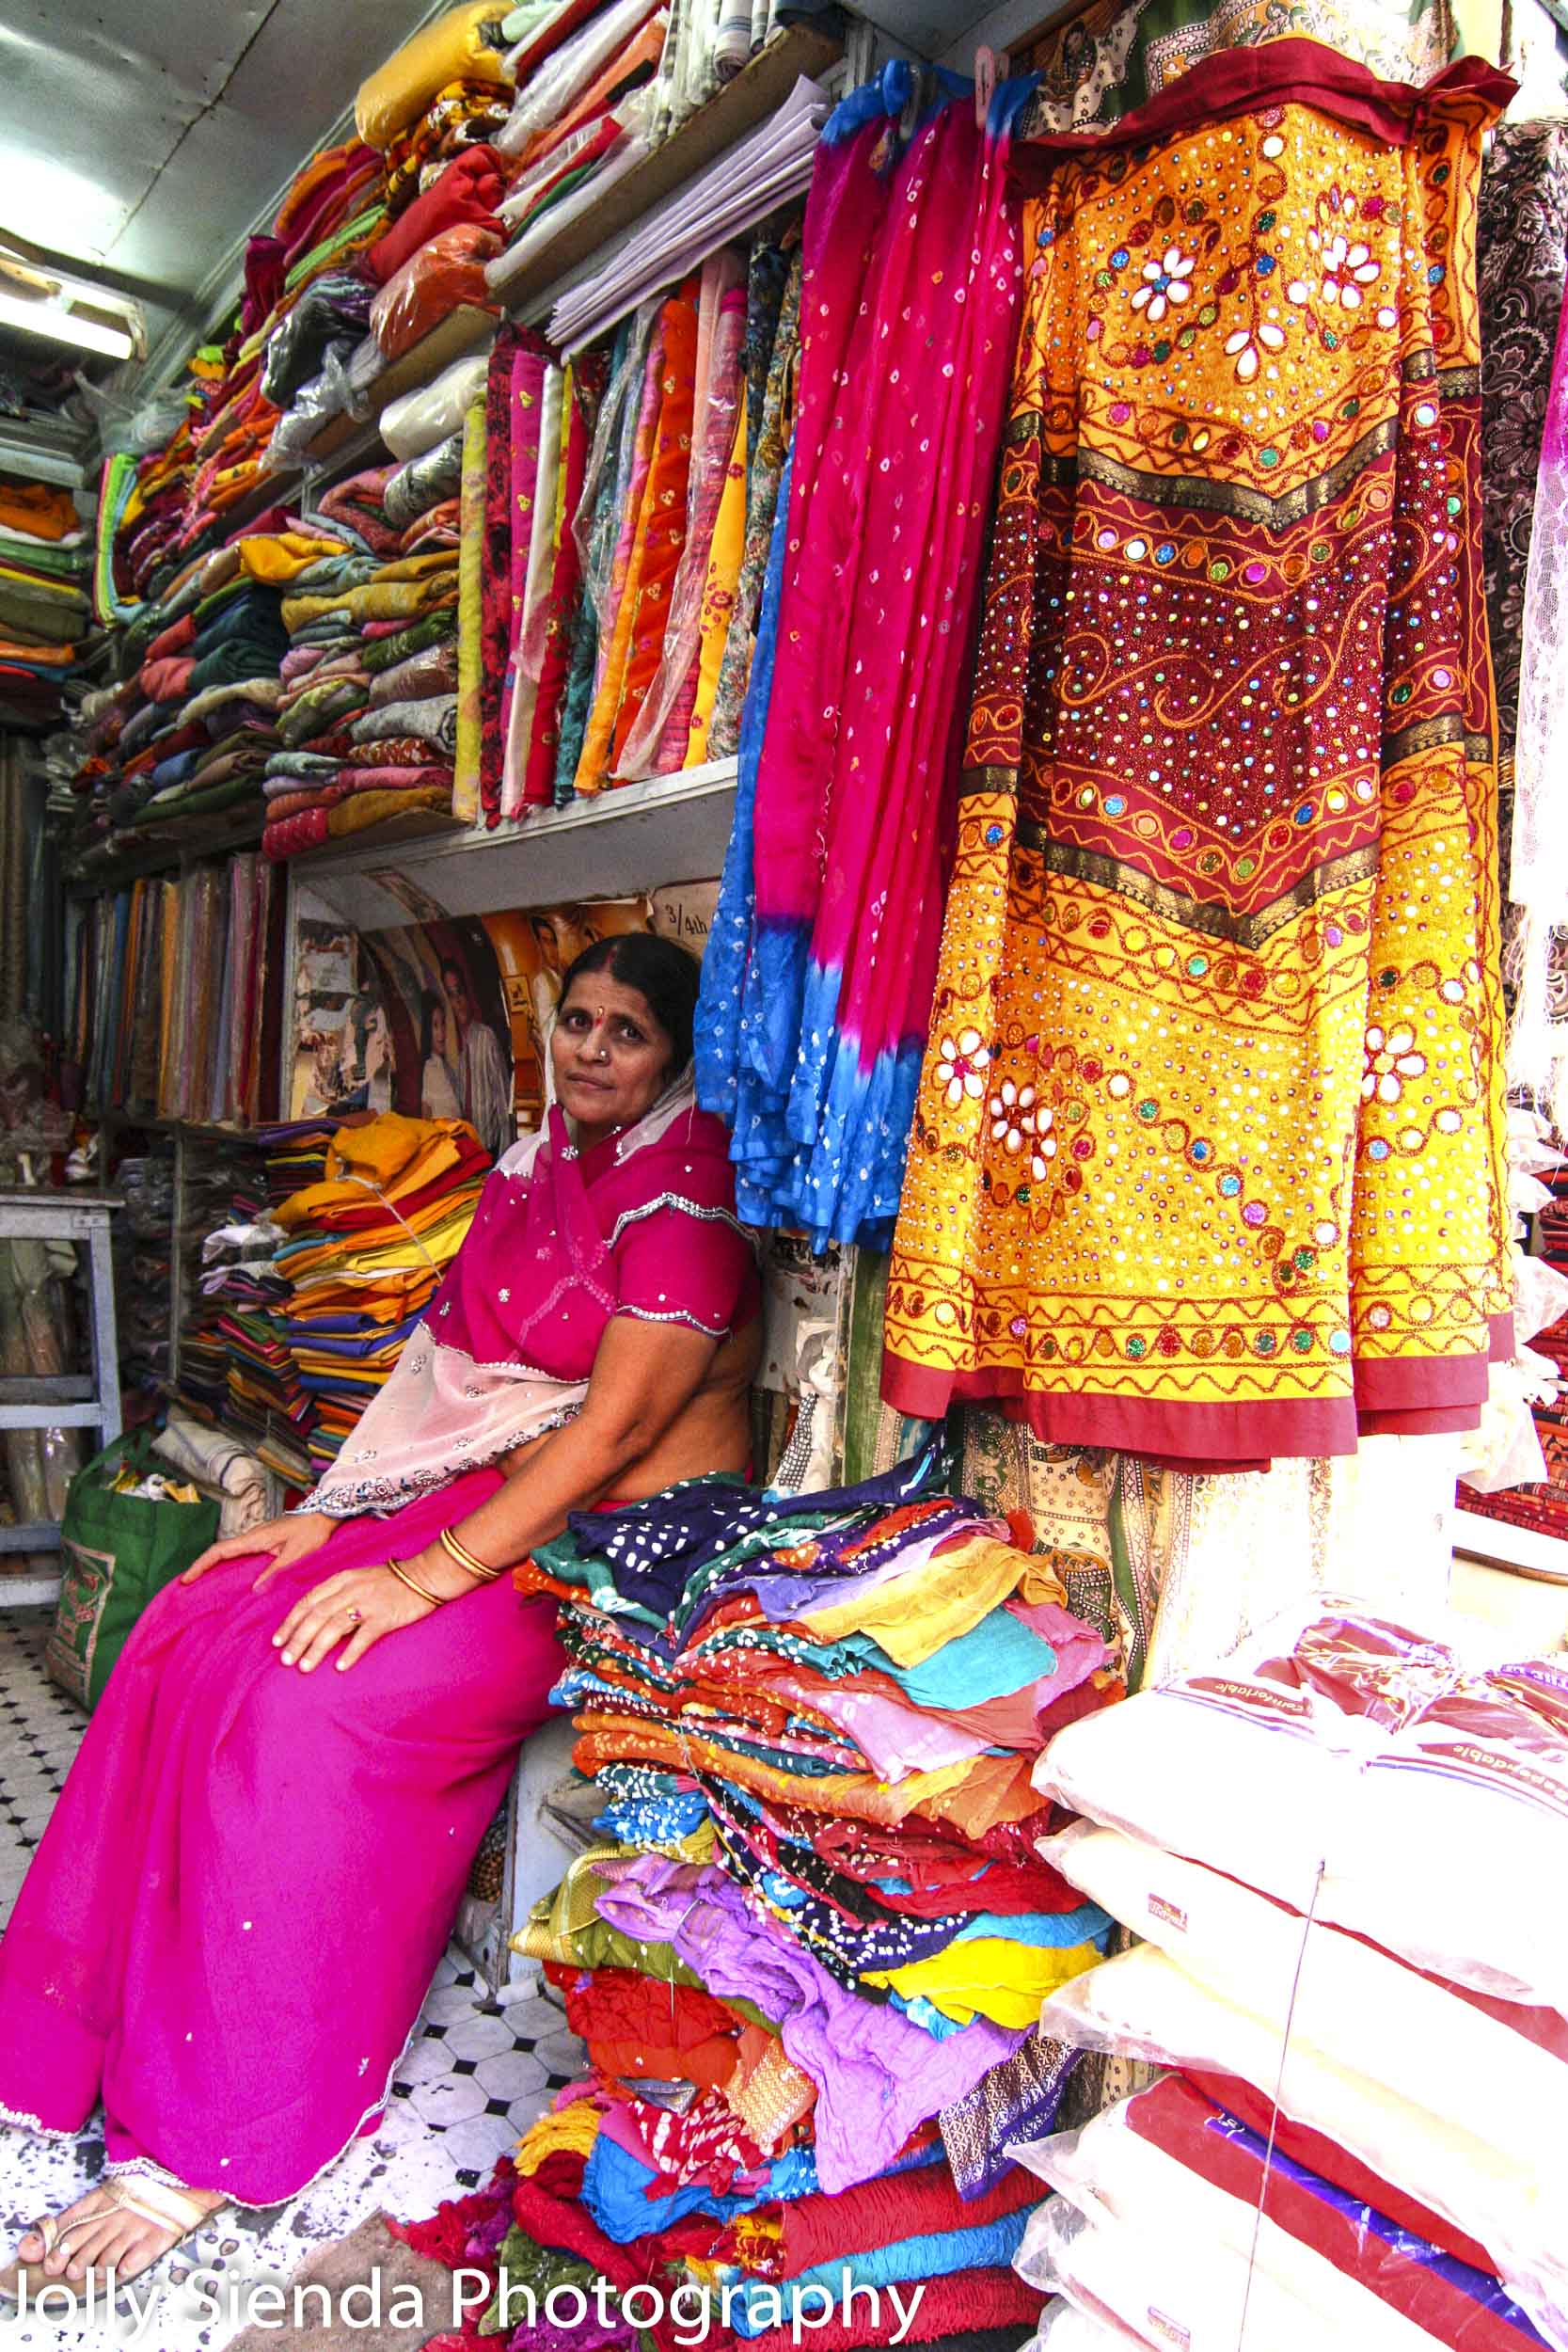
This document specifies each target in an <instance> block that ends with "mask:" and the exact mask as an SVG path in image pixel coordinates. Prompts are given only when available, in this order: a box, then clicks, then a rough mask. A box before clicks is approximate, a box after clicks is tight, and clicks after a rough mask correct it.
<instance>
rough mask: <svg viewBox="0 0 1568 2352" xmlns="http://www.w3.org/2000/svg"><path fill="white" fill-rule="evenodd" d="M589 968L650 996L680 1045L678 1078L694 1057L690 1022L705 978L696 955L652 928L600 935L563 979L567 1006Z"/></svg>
mask: <svg viewBox="0 0 1568 2352" xmlns="http://www.w3.org/2000/svg"><path fill="white" fill-rule="evenodd" d="M589 972H608V973H609V975H610V978H611V979H612V980H619V981H620V983H621V985H622V987H623V988H635V989H636V991H637V993H638V994H639V995H640V996H643V997H646V999H647V1004H648V1010H649V1011H650V1012H651V1013H652V1014H653V1016H654V1018H655V1020H656V1021H657V1023H658V1025H659V1027H660V1028H661V1029H662V1030H663V1031H664V1034H665V1036H666V1037H667V1038H668V1039H669V1040H670V1042H671V1044H672V1045H673V1047H674V1049H675V1055H674V1062H673V1067H672V1069H671V1072H670V1075H671V1076H672V1077H676V1076H678V1075H679V1073H680V1072H681V1071H683V1070H684V1069H685V1068H686V1065H687V1063H688V1062H689V1060H690V1059H691V1025H692V1022H693V1020H694V1019H695V1017H696V1011H697V987H698V983H699V981H700V980H701V977H702V966H701V964H700V963H699V962H698V961H697V959H696V957H695V956H693V955H689V954H688V952H687V950H686V949H685V948H684V947H678V946H676V945H675V942H674V941H673V939H657V938H656V937H655V936H654V934H653V932H652V931H622V932H619V933H617V934H616V936H615V937H614V938H612V939H596V940H594V944H593V946H591V947H585V948H584V949H583V951H582V953H581V955H580V956H578V957H577V958H576V959H575V961H573V963H572V964H571V966H570V968H569V970H568V971H567V973H566V976H565V977H564V979H563V980H562V983H561V996H560V1002H561V1003H562V1005H564V1004H565V1002H566V999H567V997H568V996H569V995H570V994H571V993H572V984H573V982H574V981H575V980H578V979H580V978H581V977H583V975H584V974H585V973H589Z"/></svg>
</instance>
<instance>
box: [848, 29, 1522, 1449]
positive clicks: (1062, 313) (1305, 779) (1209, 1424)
mask: <svg viewBox="0 0 1568 2352" xmlns="http://www.w3.org/2000/svg"><path fill="white" fill-rule="evenodd" d="M1511 87H1512V86H1511V85H1510V84H1509V83H1507V82H1506V81H1505V80H1504V78H1503V77H1502V76H1500V75H1498V74H1497V72H1495V71H1494V70H1492V69H1491V68H1488V67H1485V66H1482V65H1481V64H1480V63H1479V61H1477V60H1474V59H1468V60H1465V62H1464V63H1462V64H1461V65H1458V66H1455V67H1453V68H1451V69H1449V72H1446V73H1444V74H1443V75H1441V76H1439V78H1438V79H1437V81H1436V82H1434V83H1433V84H1431V85H1429V86H1428V87H1426V88H1425V89H1424V90H1415V89H1411V88H1409V87H1405V86H1402V85H1400V84H1394V83H1385V82H1379V81H1378V80H1377V79H1376V78H1375V77H1374V76H1373V75H1371V74H1370V73H1369V72H1367V71H1366V69H1365V68H1363V67H1361V66H1358V65H1356V64H1354V62H1353V61H1351V60H1349V59H1346V58H1343V57H1340V56H1337V55H1336V54H1335V53H1334V52H1332V51H1330V50H1327V49H1324V48H1323V47H1321V46H1320V45H1319V44H1318V43H1316V42H1313V41H1307V40H1299V39H1293V38H1292V39H1286V40H1279V41H1275V42H1274V43H1272V44H1270V45H1269V46H1266V47H1263V48H1259V49H1254V50H1248V51H1238V52H1233V53H1227V54H1226V55H1223V56H1215V57H1212V58H1210V59H1208V60H1207V61H1206V62H1203V63H1200V64H1198V65H1196V66H1195V67H1194V68H1193V70H1192V72H1190V73H1188V74H1186V75H1184V76H1183V77H1181V78H1180V80H1179V81H1177V82H1175V83H1174V84H1172V85H1171V86H1170V87H1167V88H1166V89H1165V90H1164V93H1163V95H1162V96H1161V97H1160V98H1158V99H1157V100H1154V101H1152V102H1151V103H1149V104H1148V106H1146V107H1145V108H1144V109H1143V110H1142V111H1141V113H1139V114H1136V115H1132V116H1130V117H1128V118H1127V119H1125V120H1124V121H1123V122H1122V123H1121V124H1120V125H1119V126H1117V128H1116V129H1115V130H1113V131H1110V132H1106V133H1102V134H1098V135H1097V134H1090V135H1087V136H1084V135H1074V134H1060V135H1055V136H1053V138H1051V139H1050V140H1047V141H1042V142H1040V143H1039V144H1037V145H1035V144H1032V145H1030V146H1028V147H1025V148H1022V149H1020V150H1019V151H1017V168H1018V174H1019V177H1020V179H1021V181H1022V184H1023V186H1024V188H1025V190H1026V191H1027V192H1028V195H1029V199H1030V200H1029V202H1028V205H1027V208H1026V217H1025V223H1024V240H1025V260H1026V270H1027V278H1026V282H1027V287H1028V294H1027V300H1026V310H1025V316H1024V321H1023V326H1022V334H1021V337H1020V341H1019V350H1018V359H1017V366H1016V371H1015V377H1014V388H1013V399H1012V410H1011V415H1010V418H1009V421H1008V424H1007V429H1006V459H1005V462H1004V466H1003V469H1002V475H1001V484H1000V494H999V499H998V506H997V513H996V517H995V523H994V530H993V541H992V554H991V574H990V588H989V593H988V601H987V611H986V620H985V625H984V628H983V632H982V644H981V655H980V663H979V671H978V677H977V685H976V691H975V696H974V712H973V716H972V719H971V723H970V733H969V745H968V752H967V757H966V766H965V773H964V778H963V795H962V803H961V818H960V824H959V838H958V857H957V861H956V866H955V869H954V883H953V890H952V895H951V898H950V900H949V905H948V914H947V929H946V935H945V938H944V941H943V948H942V969H941V973H940V976H939V979H938V985H937V993H936V1001H935V1008H934V1018H933V1022H932V1028H931V1037H930V1041H929V1045H928V1048H927V1057H926V1064H925V1070H924V1073H923V1077H922V1081H921V1089H920V1100H919V1106H918V1109H917V1112H916V1116H915V1126H914V1135H913V1138H912V1141H911V1152H910V1171H909V1177H908V1182H907V1184H906V1188H905V1194H904V1200H903V1205H902V1210H901V1214H900V1217H899V1223H898V1232H897V1238H896V1243H895V1254H894V1263H893V1266H892V1270H891V1273H890V1278H889V1283H888V1313H887V1329H886V1338H887V1358H886V1365H885V1370H884V1380H883V1389H884V1394H885V1395H886V1397H887V1399H888V1401H889V1402H890V1403H891V1404H893V1405H894V1406H895V1407H897V1408H898V1409H899V1410H902V1411H906V1412H911V1413H920V1414H924V1415H927V1416H935V1415H940V1414H941V1413H942V1412H943V1411H944V1410H945V1409H946V1407H947V1406H948V1404H949V1403H950V1402H952V1401H953V1400H955V1399H958V1398H963V1397H970V1398H974V1399H976V1400H990V1401H993V1402H995V1403H998V1404H1001V1405H1003V1406H1005V1407H1006V1409H1007V1410H1008V1411H1010V1412H1013V1413H1015V1414H1018V1415H1020V1416H1021V1417H1023V1418H1026V1419H1027V1420H1028V1422H1030V1424H1031V1426H1032V1427H1033V1428H1034V1429H1035V1431H1036V1433H1037V1435H1039V1436H1041V1437H1044V1438H1051V1439H1053V1440H1057V1441H1063V1442H1074V1441H1079V1442H1082V1441H1087V1442H1091V1443H1095V1444H1100V1445H1111V1446H1117V1447H1122V1448H1125V1449H1127V1450H1129V1451H1131V1452H1136V1453H1142V1454H1151V1455H1155V1456H1161V1457H1164V1458H1166V1459H1174V1460H1177V1461H1180V1462H1184V1463H1186V1464H1188V1465H1191V1466H1199V1465H1202V1464H1204V1463H1212V1464H1216V1465H1223V1464H1227V1463H1229V1464H1235V1463H1241V1462H1247V1461H1257V1460H1261V1459H1264V1458H1267V1457H1269V1456H1272V1455H1275V1454H1334V1453H1344V1452H1350V1451H1352V1450H1354V1445H1355V1442H1356V1438H1357V1434H1358V1431H1359V1432H1363V1433H1364V1432H1367V1431H1370V1430H1374V1429H1391V1430H1400V1431H1418V1430H1428V1429H1430V1430H1438V1429H1455V1428H1461V1427H1465V1426H1470V1425H1473V1423H1474V1421H1475V1419H1476V1417H1477V1415H1478V1413H1479V1409H1480V1406H1481V1402H1482V1401H1483V1400H1484V1398H1485V1395H1486V1386H1487V1359H1488V1353H1489V1350H1490V1349H1491V1348H1492V1347H1494V1346H1497V1347H1502V1346H1504V1345H1505V1344H1506V1342H1507V1338H1508V1312H1507V1310H1508V1307H1509V1301H1510V1296H1511V1290H1510V1286H1509V1283H1508V1279H1507V1224H1506V1216H1505V1210H1504V1196H1503V1184H1502V1180H1501V1147H1502V1133H1503V1119H1502V1096H1501V1084H1500V1067H1499V1062H1500V1055H1499V1042H1500V1026H1501V1007H1500V986H1499V983H1498V979H1497V866H1496V772H1495V764H1494V763H1495V745H1494V723H1495V720H1494V709H1493V701H1492V685H1491V676H1490V671H1489V665H1488V662H1487V658H1486V637H1485V625H1484V615H1483V612H1482V598H1481V564H1480V554H1481V550H1480V530H1479V514H1478V500H1477V485H1478V461H1479V449H1478V423H1479V398H1478V394H1479V370H1478V364H1477V363H1478V358H1479V351H1478V344H1477V334H1476V300H1475V283H1474V277H1473V260H1472V258H1471V257H1472V256H1473V252H1474V242H1473V232H1474V225H1475V208H1476V187H1477V179H1478V175H1479V169H1480V161H1481V134H1482V132H1483V130H1484V129H1485V128H1486V126H1487V125H1488V123H1489V122H1490V121H1491V120H1492V119H1494V118H1495V116H1496V114H1497V110H1498V108H1499V106H1500V104H1501V103H1503V101H1504V100H1505V98H1506V96H1507V94H1508V91H1509V89H1510V88H1511Z"/></svg>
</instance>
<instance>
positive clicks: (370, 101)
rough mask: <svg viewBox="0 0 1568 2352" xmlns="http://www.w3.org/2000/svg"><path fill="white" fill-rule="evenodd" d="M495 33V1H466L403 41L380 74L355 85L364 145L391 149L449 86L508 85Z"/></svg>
mask: <svg viewBox="0 0 1568 2352" xmlns="http://www.w3.org/2000/svg"><path fill="white" fill-rule="evenodd" d="M498 30H499V11H498V10H497V8H495V6H494V4H493V0H469V5H468V6H467V7H466V8H451V9H449V10H448V12H447V14H446V15H445V16H439V17H437V18H436V22H435V24H427V25H425V26H424V28H423V30H422V31H420V32H418V33H416V34H415V35H414V38H413V39H412V40H405V41H404V44H403V47H402V48H401V49H400V50H398V51H397V52H396V53H395V55H393V56H390V57H388V60H387V62H386V64H385V65H384V66H383V67H382V68H381V70H380V72H376V73H372V75H371V77H370V79H369V81H366V82H361V84H360V85H359V93H358V96H357V97H356V99H355V102H354V122H355V128H356V130H357V132H358V134H359V136H360V137H361V138H362V139H363V140H364V142H365V144H366V146H367V147H377V148H387V147H390V145H391V143H392V141H393V140H394V139H395V138H396V137H397V135H398V133H399V132H400V131H404V130H406V129H407V127H408V125H409V124H410V123H411V122H413V121H415V120H416V119H418V117H419V116H420V115H422V114H423V112H424V110H425V108H426V107H427V106H428V105H429V103H430V102H431V100H432V99H433V98H434V97H435V95H436V91H437V90H439V89H444V88H445V87H446V86H447V84H448V83H449V82H457V81H467V82H496V83H501V84H504V83H505V82H507V81H509V80H510V78H511V77H510V75H509V74H508V72H507V71H506V66H505V62H504V60H503V57H502V55H501V52H500V50H499V48H496V47H495V46H493V45H492V40H491V35H492V34H493V33H495V32H497V31H498Z"/></svg>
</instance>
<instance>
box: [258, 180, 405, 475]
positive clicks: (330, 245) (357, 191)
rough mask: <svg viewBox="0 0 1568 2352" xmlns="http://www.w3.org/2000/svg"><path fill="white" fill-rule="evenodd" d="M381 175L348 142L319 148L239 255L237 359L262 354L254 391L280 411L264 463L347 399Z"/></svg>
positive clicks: (378, 223) (368, 295)
mask: <svg viewBox="0 0 1568 2352" xmlns="http://www.w3.org/2000/svg"><path fill="white" fill-rule="evenodd" d="M385 199H386V169H385V166H384V164H383V162H382V159H381V157H380V156H379V155H378V154H377V153H376V151H375V150H374V149H373V148H370V147H366V146H364V145H362V144H361V143H360V141H358V140H357V139H351V140H349V141H347V142H346V143H345V144H344V145H343V146H341V147H331V148H324V149H323V150H322V151H321V152H320V153H319V154H317V155H314V156H312V157H311V159H310V161H309V163H308V164H307V165H306V167H305V168H304V169H303V170H302V171H301V172H300V173H299V175H298V177H297V178H296V179H295V181H294V183H293V186H292V187H291V188H290V190H289V192H288V194H287V196H286V197H285V198H284V199H283V202H282V204H281V205H280V206H279V208H278V213H277V220H276V221H275V222H274V224H273V230H272V234H271V236H270V237H261V236H258V237H252V239H251V240H250V244H249V246H247V247H246V252H245V307H244V309H243V310H242V311H241V314H240V325H241V328H242V331H243V333H244V335H245V342H244V343H243V344H242V346H241V354H240V356H241V358H242V360H244V361H246V362H248V361H249V360H250V359H251V358H253V357H254V356H255V354H256V353H257V352H261V355H262V360H261V391H262V394H263V396H264V397H265V399H266V400H267V401H269V402H270V403H271V405H273V407H274V408H276V409H279V410H281V411H283V412H284V413H283V416H282V417H281V419H280V421H279V422H278V424H277V427H276V429H275V431H274V434H273V437H272V440H271V444H270V447H269V450H268V462H269V464H270V465H272V466H275V467H276V466H277V465H279V464H286V463H288V462H289V461H290V460H292V459H296V458H298V457H299V456H301V455H303V454H304V453H305V451H306V450H307V449H308V448H309V443H310V442H311V441H312V440H313V439H314V437H315V436H316V435H317V434H318V433H319V432H320V431H321V429H322V426H323V424H324V423H325V421H326V420H327V419H328V418H329V417H332V416H335V415H338V414H341V411H342V410H343V409H344V407H346V405H348V401H349V398H350V377H349V373H348V368H349V362H350V361H351V360H352V359H353V358H354V356H355V354H356V351H357V350H358V348H359V345H360V344H361V342H363V340H364V335H365V328H366V326H367V324H368V322H369V319H370V310H371V300H372V295H373V294H374V291H375V289H374V287H373V286H372V285H371V284H369V283H368V282H367V280H366V278H365V276H364V271H363V263H364V259H365V256H366V255H367V254H368V253H369V252H370V251H371V250H372V247H373V246H374V244H375V241H376V239H377V238H378V237H379V235H380V234H381V231H382V230H383V229H384V228H385V226H386V218H387V208H386V200H385Z"/></svg>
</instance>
